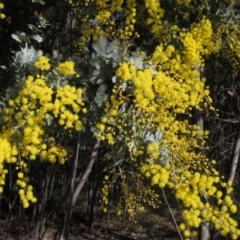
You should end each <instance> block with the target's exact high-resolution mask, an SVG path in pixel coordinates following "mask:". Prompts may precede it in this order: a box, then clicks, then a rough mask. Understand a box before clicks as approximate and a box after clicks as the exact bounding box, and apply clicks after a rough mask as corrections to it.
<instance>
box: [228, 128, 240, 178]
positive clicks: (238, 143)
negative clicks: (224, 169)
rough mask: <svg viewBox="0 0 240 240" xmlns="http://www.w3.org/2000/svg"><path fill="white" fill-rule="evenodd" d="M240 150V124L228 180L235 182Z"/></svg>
mask: <svg viewBox="0 0 240 240" xmlns="http://www.w3.org/2000/svg"><path fill="white" fill-rule="evenodd" d="M239 151H240V126H239V127H238V132H237V137H236V141H235V144H234V148H233V154H232V164H231V170H230V173H229V177H228V181H231V182H233V180H234V177H235V173H236V168H237V165H238V160H239Z"/></svg>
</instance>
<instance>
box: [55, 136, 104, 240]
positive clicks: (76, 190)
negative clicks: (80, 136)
mask: <svg viewBox="0 0 240 240" xmlns="http://www.w3.org/2000/svg"><path fill="white" fill-rule="evenodd" d="M99 146H100V141H99V140H96V142H95V144H94V147H93V149H92V153H91V156H90V161H89V163H88V165H87V167H86V169H85V171H84V172H83V173H81V174H80V177H79V179H80V180H79V182H78V184H77V186H76V187H75V186H74V185H75V179H76V168H77V161H78V155H79V147H80V143H78V144H77V147H76V150H75V157H74V162H73V168H72V178H71V185H70V193H69V199H68V209H67V212H66V214H65V217H64V224H63V228H62V230H61V235H60V238H59V239H60V240H63V239H64V235H65V240H68V234H69V227H70V220H71V215H72V208H73V206H74V204H75V202H76V200H77V197H78V196H79V194H80V192H81V190H82V188H83V186H84V184H85V182H86V180H87V178H88V176H89V174H90V172H91V170H92V167H93V164H94V162H95V160H96V159H97V156H98V149H99Z"/></svg>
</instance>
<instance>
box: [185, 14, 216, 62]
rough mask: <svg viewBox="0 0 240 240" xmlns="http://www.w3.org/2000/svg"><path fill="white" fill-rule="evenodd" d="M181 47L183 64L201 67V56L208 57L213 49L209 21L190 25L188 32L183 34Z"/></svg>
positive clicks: (205, 20)
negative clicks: (182, 47)
mask: <svg viewBox="0 0 240 240" xmlns="http://www.w3.org/2000/svg"><path fill="white" fill-rule="evenodd" d="M184 35H185V36H184ZM183 46H184V55H183V58H182V59H183V62H184V63H185V64H190V63H191V65H192V66H191V67H195V66H197V65H198V66H201V65H202V57H201V55H202V54H203V55H208V54H210V53H211V52H212V51H213V49H214V48H213V42H212V26H211V22H210V20H208V19H205V18H204V19H203V20H202V21H201V22H200V23H194V24H192V25H191V28H190V31H189V32H187V33H185V34H184V33H183Z"/></svg>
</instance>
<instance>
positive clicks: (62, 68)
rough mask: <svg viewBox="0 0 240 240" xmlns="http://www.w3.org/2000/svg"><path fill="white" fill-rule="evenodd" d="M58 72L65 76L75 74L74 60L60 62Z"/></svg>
mask: <svg viewBox="0 0 240 240" xmlns="http://www.w3.org/2000/svg"><path fill="white" fill-rule="evenodd" d="M57 70H58V72H60V73H61V74H62V75H63V76H71V75H74V74H75V71H74V62H73V61H66V62H63V63H60V64H59V66H58V67H57Z"/></svg>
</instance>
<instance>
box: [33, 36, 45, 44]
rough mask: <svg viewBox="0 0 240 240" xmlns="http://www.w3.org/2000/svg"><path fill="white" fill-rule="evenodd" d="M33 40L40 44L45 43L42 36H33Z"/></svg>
mask: <svg viewBox="0 0 240 240" xmlns="http://www.w3.org/2000/svg"><path fill="white" fill-rule="evenodd" d="M33 39H34V40H36V41H37V42H39V43H41V42H42V41H43V38H42V37H41V36H39V35H38V34H36V35H33Z"/></svg>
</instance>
